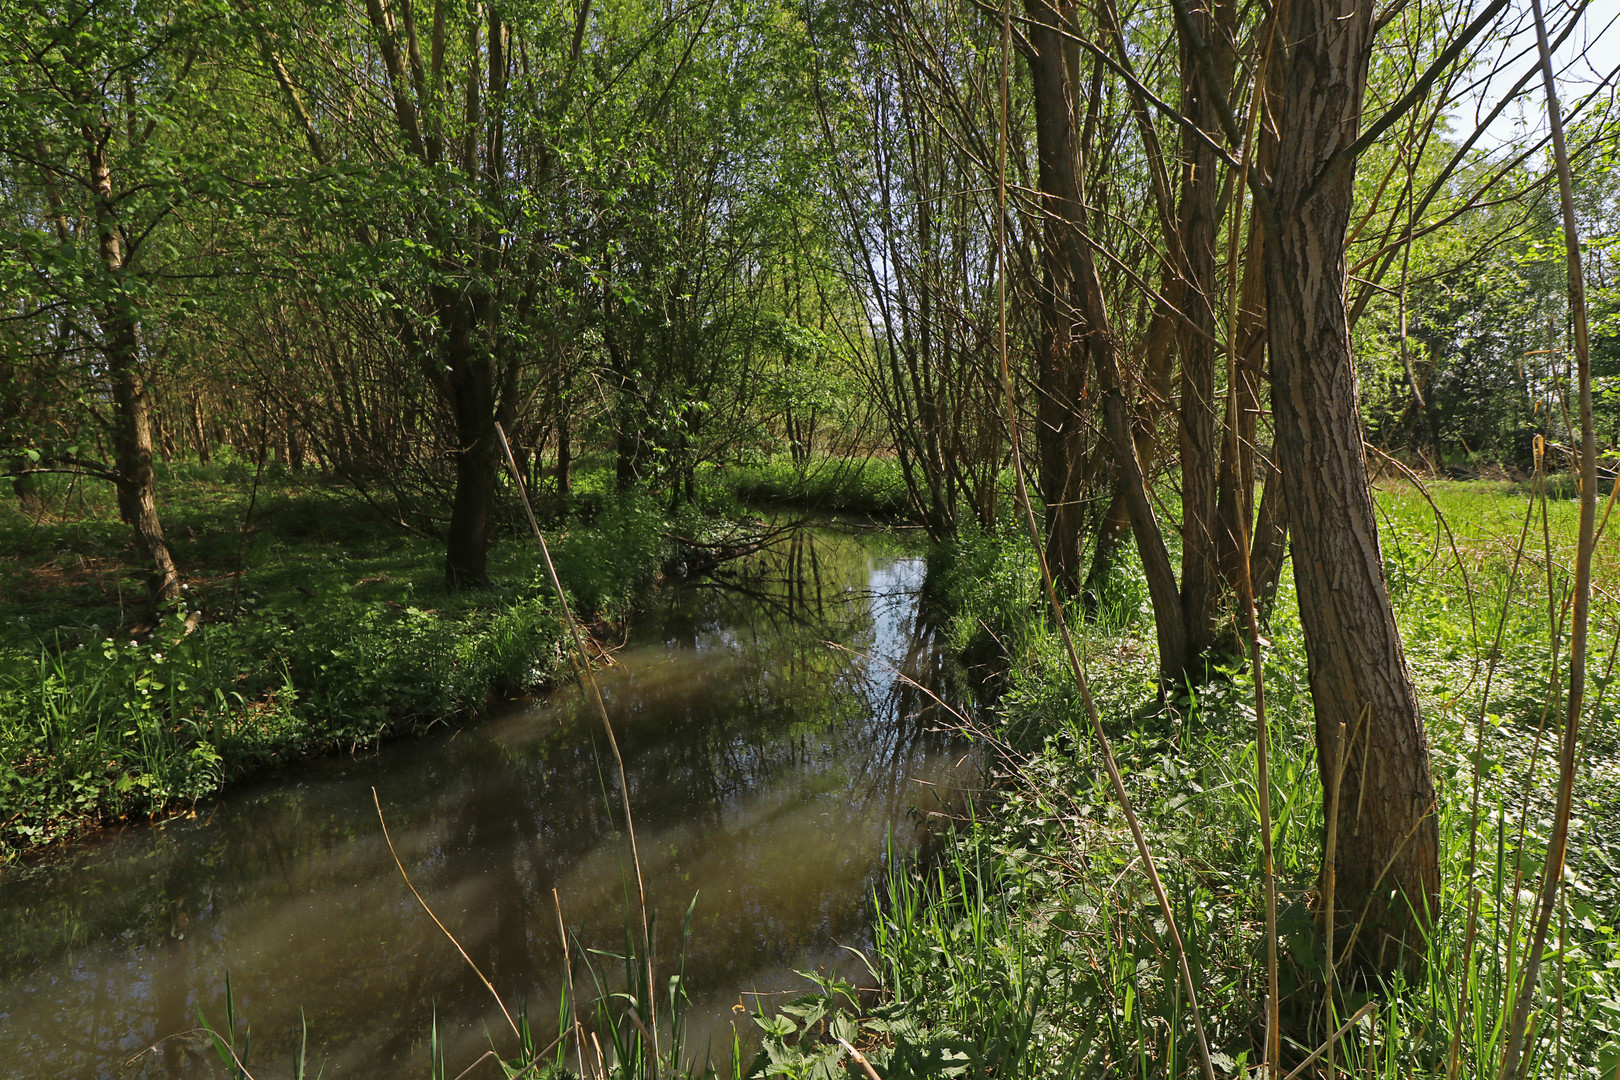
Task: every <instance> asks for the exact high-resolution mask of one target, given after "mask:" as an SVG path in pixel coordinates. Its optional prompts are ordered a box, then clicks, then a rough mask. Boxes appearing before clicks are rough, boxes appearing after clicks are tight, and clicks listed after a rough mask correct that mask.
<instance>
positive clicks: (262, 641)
mask: <svg viewBox="0 0 1620 1080" xmlns="http://www.w3.org/2000/svg"><path fill="white" fill-rule="evenodd" d="M163 479H164V483H163V486H162V492H163V502H162V509H163V512H164V514H165V518H166V525H167V530H168V535H169V536H170V538H171V541H172V543H173V547H174V552H175V558H176V561H177V563H178V564H179V566H180V567H181V571H182V575H183V578H184V580H185V587H184V590H183V593H182V598H181V600H180V601H179V602H178V603H177V604H175V605H173V606H172V607H171V608H169V609H168V610H167V611H165V612H164V613H163V614H162V616H161V617H160V619H159V620H158V621H157V622H156V623H155V624H151V623H147V622H146V621H145V620H144V618H143V617H142V616H141V615H140V614H139V610H140V609H139V607H138V605H137V603H136V601H137V598H138V597H140V596H141V595H142V593H141V582H140V579H139V577H138V575H137V574H135V573H134V572H133V571H131V570H129V569H128V566H129V564H130V562H131V555H130V553H129V550H128V547H129V543H130V541H129V537H128V533H127V530H125V529H124V527H123V526H122V525H121V524H119V522H118V520H117V516H116V511H115V509H114V507H113V506H112V501H111V495H110V493H108V492H99V491H95V490H90V491H85V490H82V489H75V490H73V491H71V492H70V491H69V490H68V488H67V486H66V485H62V486H59V487H56V488H54V489H52V488H47V490H46V492H45V495H46V501H45V504H44V513H43V514H42V515H41V514H25V513H23V512H22V511H21V510H20V509H18V508H17V507H16V506H15V504H11V505H8V506H6V507H5V508H4V509H3V510H0V551H4V552H5V555H4V557H0V862H3V861H4V860H5V859H7V858H10V857H13V856H15V855H16V854H17V853H19V852H21V851H23V850H25V849H28V848H32V847H37V846H39V845H43V844H47V843H50V842H53V841H58V840H61V839H64V838H69V837H72V836H74V835H78V834H80V833H82V832H83V831H84V830H85V829H87V828H91V827H94V826H95V825H97V824H100V823H103V822H106V821H109V820H119V819H133V818H144V817H150V816H154V815H159V814H163V813H166V812H170V811H173V810H175V809H177V808H184V807H186V806H188V805H190V804H192V803H194V802H195V801H196V800H199V799H202V798H204V797H206V796H209V795H211V794H213V793H215V792H216V791H218V790H219V789H220V788H221V787H222V786H224V785H225V784H227V783H230V782H231V781H233V780H237V779H239V778H242V777H245V776H247V775H250V774H253V773H257V772H261V771H263V770H265V769H267V768H271V767H275V766H278V765H281V764H284V763H286V762H289V761H292V760H295V759H298V758H301V757H305V756H309V755H313V754H319V753H323V752H327V751H331V750H345V751H349V750H353V749H356V748H359V747H363V746H368V745H371V744H374V743H376V742H377V741H379V740H381V739H384V738H388V737H391V736H395V735H401V734H406V733H410V732H413V731H418V730H421V729H422V728H424V727H426V726H430V725H432V724H434V723H437V722H441V721H445V720H449V719H454V718H459V717H465V716H468V715H471V714H474V713H476V712H477V711H479V710H480V709H482V708H483V707H484V706H485V705H486V704H487V703H488V702H489V701H490V699H491V698H492V697H493V696H496V695H506V694H510V693H513V692H516V691H519V690H523V689H527V688H531V687H535V686H538V685H542V684H544V683H546V682H547V681H548V680H550V679H551V678H552V677H553V676H554V675H555V673H556V672H557V671H558V669H559V665H561V664H562V662H563V651H562V625H561V623H560V621H559V618H558V613H557V610H556V605H555V602H554V601H553V599H552V597H551V590H550V588H549V585H548V584H547V581H546V578H545V576H544V573H543V570H542V568H541V566H540V564H539V561H538V558H537V554H536V552H535V550H534V547H533V542H532V540H531V539H530V538H529V537H528V536H527V535H526V534H525V533H518V532H515V531H513V532H511V533H509V534H504V535H503V536H501V537H500V538H499V539H498V542H497V543H496V544H495V545H494V547H493V548H492V551H491V558H490V575H491V579H492V586H491V587H490V588H489V589H484V590H471V591H465V592H460V593H448V592H446V590H445V589H444V587H443V584H442V573H443V571H442V565H443V564H442V551H441V548H440V545H439V544H438V542H436V541H435V540H433V539H431V538H428V537H423V536H420V535H416V534H413V533H410V532H407V531H404V530H402V529H401V528H400V527H399V526H398V525H397V523H393V522H390V521H389V520H388V519H387V517H386V515H384V514H382V513H381V512H380V511H378V510H376V509H373V508H372V507H370V506H369V505H368V504H366V503H365V502H363V501H360V500H358V499H356V498H354V497H353V496H352V495H348V494H345V493H344V492H342V491H340V490H336V489H332V488H329V487H326V486H323V485H321V484H318V483H307V482H304V481H302V480H301V479H300V478H298V477H296V476H292V475H286V474H274V475H271V476H269V477H266V478H263V481H262V482H261V484H260V486H259V490H258V492H257V495H256V496H255V495H254V493H253V491H252V487H251V480H252V476H251V473H244V471H243V470H241V469H240V468H239V467H231V466H224V467H221V466H217V465H216V466H213V467H199V466H191V467H189V468H186V467H180V468H175V469H173V470H171V471H170V474H169V475H167V476H165V477H164V478H163ZM597 487H598V488H599V487H601V485H597ZM250 504H251V506H252V514H251V517H250V516H249V513H248V509H249V505H250ZM686 513H687V515H688V516H694V515H696V516H699V517H700V515H698V512H697V511H691V510H688V511H687V512H686ZM244 526H245V527H244ZM703 526H704V523H703V522H702V521H701V520H693V521H688V522H685V523H684V524H683V525H682V529H683V530H684V531H685V532H686V533H687V534H690V533H691V532H693V531H701V529H702V528H703ZM672 527H673V526H672V522H671V516H670V514H669V512H668V511H667V510H666V509H665V508H664V507H662V506H661V505H659V504H657V503H655V502H654V501H652V500H650V499H646V498H643V497H639V496H633V495H632V496H616V495H612V494H609V493H606V492H603V491H601V490H594V491H593V490H589V488H588V489H587V490H586V491H585V492H584V493H583V494H582V495H581V496H580V497H579V498H578V499H577V500H576V504H575V508H574V513H573V516H572V517H571V519H570V520H568V521H566V522H561V523H558V525H557V526H556V528H555V529H554V530H553V531H552V532H551V537H552V543H553V552H554V556H555V561H556V564H557V568H558V571H559V574H560V576H561V577H562V579H563V581H564V584H565V587H566V589H567V590H568V591H569V593H570V594H571V597H572V600H573V603H574V605H575V607H576V609H577V611H578V613H580V614H581V615H582V616H583V617H585V618H588V619H597V620H609V621H612V620H618V619H621V618H623V617H624V616H625V614H626V613H627V612H628V610H629V608H630V607H631V606H632V605H633V604H634V603H635V602H636V601H637V600H638V599H639V598H640V597H641V596H643V595H645V593H646V592H647V591H648V590H649V589H650V588H652V586H653V584H654V582H655V579H656V577H657V575H658V574H659V572H660V569H661V567H662V565H663V564H664V563H665V562H666V561H667V560H668V559H669V558H670V557H671V550H670V540H669V539H668V535H669V533H670V532H671V530H672Z"/></svg>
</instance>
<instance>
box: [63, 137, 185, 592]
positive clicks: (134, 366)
mask: <svg viewBox="0 0 1620 1080" xmlns="http://www.w3.org/2000/svg"><path fill="white" fill-rule="evenodd" d="M105 134H106V132H105V130H103V131H102V132H101V133H99V134H98V133H97V132H95V131H94V130H91V129H87V130H86V131H85V133H84V137H85V143H86V146H87V148H88V163H89V166H90V177H91V182H92V184H93V185H94V188H95V192H96V229H97V233H98V242H99V250H100V256H101V265H102V269H103V270H104V271H105V272H106V275H107V279H106V287H107V289H108V291H109V296H108V298H107V301H106V303H105V305H104V306H103V309H102V315H101V333H102V338H103V342H102V348H103V352H104V354H105V355H106V358H107V381H108V385H109V389H110V390H111V392H112V402H113V417H112V442H113V464H114V468H115V470H116V472H117V474H118V482H117V484H116V487H117V489H118V514H119V516H120V517H121V518H123V520H124V524H126V525H128V526H129V527H130V529H131V530H133V531H134V533H135V540H136V543H138V544H139V545H140V546H141V548H142V550H144V551H145V552H146V555H147V558H148V559H150V560H151V565H152V572H151V574H150V575H149V576H148V578H147V582H146V598H147V608H148V614H156V612H157V609H158V606H159V605H160V604H162V603H163V602H164V601H166V600H169V599H171V598H172V597H173V596H174V594H175V592H176V591H178V589H179V587H180V575H179V573H178V572H177V571H176V570H175V566H174V559H173V557H172V556H171V555H170V554H169V544H168V541H167V540H166V539H165V538H164V536H163V522H162V521H161V520H160V519H159V517H158V512H157V493H156V490H155V485H154V478H153V473H152V399H151V397H150V396H149V395H148V393H147V389H146V379H145V377H144V376H143V374H142V372H141V357H140V328H139V323H138V322H137V319H136V315H135V311H134V302H133V300H132V299H131V297H130V294H129V291H128V290H127V288H126V287H125V284H124V280H123V279H124V275H125V273H126V272H127V267H125V266H124V248H123V234H122V232H121V231H120V229H119V227H118V220H117V211H116V209H115V206H116V203H115V201H114V199H113V192H112V176H111V173H110V172H109V171H108V168H107V156H106V150H105V144H104V142H103V141H102V139H103V138H104V137H105Z"/></svg>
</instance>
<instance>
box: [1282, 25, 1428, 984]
mask: <svg viewBox="0 0 1620 1080" xmlns="http://www.w3.org/2000/svg"><path fill="white" fill-rule="evenodd" d="M1372 15H1373V4H1372V0H1296V3H1295V4H1294V5H1293V8H1292V23H1291V25H1290V26H1288V27H1287V28H1286V29H1287V34H1286V38H1285V41H1286V42H1287V43H1288V46H1289V48H1288V55H1287V63H1288V65H1289V68H1288V71H1287V73H1286V75H1287V77H1286V79H1285V80H1284V83H1283V85H1284V86H1285V88H1286V89H1285V91H1284V95H1283V97H1282V100H1280V101H1278V102H1277V103H1276V115H1277V117H1278V123H1279V125H1280V129H1279V131H1278V140H1279V143H1278V148H1277V169H1276V174H1275V176H1274V179H1273V184H1272V193H1273V194H1272V200H1273V205H1274V208H1275V219H1274V222H1273V224H1274V227H1275V229H1276V234H1275V235H1276V241H1277V243H1276V245H1275V250H1274V251H1271V252H1270V258H1268V260H1267V262H1266V297H1267V318H1268V323H1269V332H1270V340H1271V357H1272V359H1271V362H1272V411H1273V415H1274V417H1275V422H1276V432H1277V458H1278V464H1279V466H1280V468H1281V471H1282V486H1283V492H1284V494H1285V496H1286V498H1287V506H1288V520H1289V526H1290V533H1291V536H1292V545H1293V555H1294V583H1295V585H1296V587H1297V588H1298V591H1299V610H1300V623H1301V626H1302V628H1303V630H1304V634H1305V649H1306V655H1307V658H1308V661H1309V669H1310V684H1311V697H1312V700H1313V701H1314V703H1315V706H1316V744H1317V761H1318V767H1319V770H1320V774H1321V778H1322V781H1323V788H1324V803H1325V805H1326V807H1327V820H1329V821H1333V820H1334V819H1335V817H1336V818H1337V821H1338V829H1337V836H1336V838H1334V839H1333V843H1334V845H1335V848H1336V854H1335V857H1334V860H1333V863H1332V864H1331V865H1327V864H1326V859H1324V866H1323V886H1324V893H1326V892H1327V891H1328V890H1329V889H1331V894H1332V896H1333V922H1334V926H1335V927H1336V928H1338V929H1341V930H1343V931H1345V933H1344V934H1343V935H1342V936H1339V937H1338V944H1339V947H1340V949H1341V951H1342V950H1343V948H1344V947H1345V944H1346V942H1347V941H1348V939H1349V935H1350V933H1351V932H1352V931H1351V929H1350V928H1351V927H1356V926H1359V931H1354V932H1355V933H1356V934H1357V936H1356V938H1355V940H1354V944H1353V956H1354V963H1355V966H1356V967H1357V968H1359V969H1360V970H1362V971H1368V972H1379V973H1387V972H1390V971H1393V970H1394V969H1396V968H1397V967H1399V968H1404V969H1405V970H1407V971H1408V972H1414V971H1416V970H1418V969H1419V968H1420V966H1421V962H1422V958H1423V948H1424V941H1423V938H1424V935H1425V933H1426V931H1427V929H1428V927H1429V926H1430V924H1431V921H1432V919H1433V918H1434V915H1435V913H1436V910H1437V903H1438V900H1439V868H1438V864H1437V852H1438V832H1437V827H1436V815H1435V794H1434V781H1433V778H1432V775H1431V773H1430V771H1429V752H1428V746H1427V744H1426V742H1425V739H1424V733H1423V720H1422V717H1421V715H1420V713H1419V710H1418V701H1417V694H1416V691H1415V690H1414V688H1413V685H1412V677H1411V672H1410V671H1409V670H1408V668H1407V665H1406V655H1405V652H1404V650H1403V649H1402V646H1401V638H1400V634H1399V632H1398V631H1397V629H1396V626H1395V615H1394V611H1393V610H1392V608H1391V606H1390V600H1389V592H1388V589H1387V587H1386V584H1385V581H1384V565H1383V560H1382V558H1381V557H1380V554H1379V549H1378V526H1377V522H1376V520H1375V518H1374V514H1373V504H1372V497H1371V494H1370V493H1369V490H1368V486H1367V474H1366V462H1365V459H1364V457H1363V454H1362V431H1361V415H1360V409H1359V401H1358V390H1357V385H1356V375H1355V367H1354V364H1353V362H1352V358H1351V354H1350V336H1349V327H1348V321H1347V317H1346V311H1345V300H1344V289H1345V243H1346V241H1345V231H1346V227H1347V225H1348V222H1349V214H1350V206H1351V199H1352V194H1353V182H1354V176H1355V167H1354V162H1353V161H1348V160H1337V161H1335V160H1333V155H1334V154H1335V152H1336V151H1342V150H1344V149H1345V148H1346V147H1348V146H1349V145H1350V144H1351V142H1353V141H1354V139H1355V137H1356V133H1357V131H1358V129H1359V117H1360V111H1361V103H1362V98H1363V95H1364V93H1365V90H1366V83H1367V68H1368V62H1369V59H1370V57H1371V54H1372V36H1373V35H1372ZM1330 162H1331V164H1330ZM1267 246H1268V248H1270V247H1271V246H1272V245H1271V244H1268V245H1267ZM1341 756H1342V758H1343V764H1342V767H1341V765H1340V759H1341ZM1341 768H1342V778H1340V776H1339V774H1340V770H1341ZM1335 803H1337V804H1339V809H1338V810H1337V812H1335V809H1334V804H1335Z"/></svg>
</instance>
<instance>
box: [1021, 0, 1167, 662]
mask: <svg viewBox="0 0 1620 1080" xmlns="http://www.w3.org/2000/svg"><path fill="white" fill-rule="evenodd" d="M1025 8H1026V11H1027V12H1028V14H1029V18H1030V26H1029V29H1028V31H1027V33H1028V37H1029V42H1030V49H1029V52H1028V58H1029V65H1030V75H1031V77H1032V81H1033V83H1034V89H1035V97H1036V100H1037V102H1044V104H1039V105H1038V106H1037V130H1036V136H1037V144H1038V147H1039V154H1040V158H1041V163H1042V169H1043V172H1044V170H1045V168H1046V164H1047V162H1050V163H1051V169H1052V172H1051V174H1050V176H1049V177H1047V178H1045V179H1043V181H1042V186H1043V189H1047V190H1046V191H1045V192H1044V193H1045V195H1046V196H1047V199H1046V202H1047V204H1048V207H1049V210H1048V214H1047V218H1048V220H1051V219H1053V218H1056V219H1057V221H1058V223H1059V225H1060V227H1059V228H1058V229H1056V230H1053V231H1052V232H1051V233H1050V234H1049V235H1048V239H1047V242H1048V243H1050V244H1054V245H1056V246H1055V248H1054V249H1053V250H1050V251H1048V253H1047V258H1048V259H1051V260H1062V262H1063V263H1064V267H1065V268H1064V272H1065V274H1066V275H1067V277H1068V279H1069V280H1070V282H1072V290H1073V292H1072V295H1073V297H1074V307H1075V309H1076V310H1075V322H1076V324H1077V326H1078V330H1079V334H1078V336H1079V338H1080V340H1081V341H1082V342H1083V343H1084V344H1083V348H1084V349H1085V355H1086V357H1087V359H1088V361H1089V363H1090V366H1091V367H1092V368H1093V369H1094V370H1095V371H1096V375H1097V389H1098V391H1099V396H1100V399H1101V405H1102V411H1103V419H1104V427H1105V431H1106V433H1107V437H1108V440H1109V442H1110V443H1112V445H1113V448H1114V460H1115V462H1116V465H1117V467H1118V470H1119V472H1118V476H1119V481H1120V484H1121V485H1122V490H1123V491H1124V494H1125V500H1126V506H1127V507H1128V508H1129V510H1130V515H1131V530H1132V532H1133V533H1134V534H1135V537H1136V547H1137V551H1138V553H1139V554H1140V555H1141V558H1142V570H1143V573H1144V575H1145V576H1146V578H1147V585H1148V593H1149V595H1150V596H1151V597H1152V600H1153V620H1154V627H1155V631H1156V634H1157V637H1158V644H1159V671H1160V681H1161V684H1162V685H1164V686H1171V685H1174V684H1177V683H1179V682H1180V681H1181V680H1182V678H1183V677H1184V675H1185V673H1186V670H1187V663H1188V652H1187V628H1186V625H1185V623H1184V621H1183V617H1182V607H1181V597H1180V594H1179V591H1178V589H1177V586H1176V577H1175V571H1174V569H1172V567H1171V565H1170V555H1169V551H1168V549H1167V548H1166V546H1165V543H1164V533H1163V531H1162V530H1161V529H1160V527H1159V522H1158V518H1157V516H1156V515H1155V514H1154V512H1153V501H1152V498H1151V496H1150V494H1149V492H1148V487H1147V477H1146V474H1145V473H1144V471H1143V468H1142V461H1141V458H1140V457H1139V456H1138V453H1137V447H1136V437H1135V432H1134V429H1133V421H1134V419H1135V417H1134V414H1133V409H1132V407H1131V402H1130V398H1129V397H1128V395H1127V392H1126V385H1125V381H1124V376H1123V373H1122V372H1121V370H1120V363H1119V345H1118V342H1116V341H1115V340H1114V334H1113V329H1112V327H1111V326H1110V322H1109V317H1108V308H1107V304H1106V303H1105V301H1104V298H1103V291H1102V281H1101V279H1100V278H1099V277H1098V275H1097V268H1096V265H1095V264H1094V262H1093V261H1092V258H1091V252H1090V249H1089V248H1088V247H1087V246H1086V245H1085V243H1083V242H1082V239H1081V230H1082V229H1083V228H1084V227H1085V224H1086V222H1085V216H1084V208H1085V201H1084V199H1083V198H1082V188H1081V176H1082V175H1083V168H1082V163H1081V160H1080V149H1081V148H1080V145H1079V141H1078V136H1077V132H1076V130H1075V116H1074V92H1073V83H1072V80H1071V79H1070V76H1069V71H1068V66H1067V64H1066V62H1065V59H1064V56H1063V36H1062V34H1061V33H1060V31H1059V28H1060V27H1062V26H1064V25H1065V21H1064V18H1063V16H1062V14H1060V11H1059V9H1058V8H1057V7H1056V6H1055V5H1054V4H1053V3H1052V2H1051V0H1025ZM1043 129H1044V135H1043ZM1081 471H1082V470H1081V469H1080V468H1079V463H1078V462H1077V463H1076V467H1075V472H1076V474H1079V473H1080V472H1081Z"/></svg>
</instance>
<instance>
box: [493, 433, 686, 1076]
mask: <svg viewBox="0 0 1620 1080" xmlns="http://www.w3.org/2000/svg"><path fill="white" fill-rule="evenodd" d="M495 434H496V435H498V436H499V437H500V440H501V449H502V450H503V451H504V452H505V454H506V464H507V467H508V468H509V469H511V470H512V482H513V483H514V484H515V485H517V490H518V496H519V498H520V500H521V501H522V503H523V513H524V514H525V515H526V516H527V517H528V519H529V528H531V529H533V530H534V539H535V542H536V543H538V544H539V545H540V556H541V558H542V559H544V560H545V564H546V577H547V578H548V579H549V580H550V582H551V588H552V591H553V592H554V593H555V594H556V596H557V606H558V608H559V609H560V610H561V611H562V616H563V622H565V623H567V624H568V636H569V637H570V638H571V639H572V640H573V643H574V651H575V653H576V654H577V655H578V657H579V675H580V681H581V682H582V683H583V684H584V685H585V687H586V689H587V693H588V696H589V697H590V699H591V702H592V703H593V704H594V705H595V706H596V711H597V714H598V715H599V716H601V718H602V727H603V728H604V729H605V730H606V731H607V738H608V746H609V747H611V748H612V750H613V763H614V765H615V767H616V768H617V769H618V772H619V797H620V800H621V801H622V803H623V805H624V828H625V832H626V834H627V835H628V836H629V838H630V861H631V862H632V863H633V864H634V867H635V871H636V891H637V894H638V897H637V898H638V900H639V902H640V907H641V947H642V953H643V956H644V958H645V960H646V965H647V1000H646V1002H645V1005H646V1007H647V1025H646V1030H648V1032H649V1036H648V1037H649V1038H650V1039H651V1041H652V1047H653V1060H654V1061H657V1060H658V994H657V992H656V991H655V989H654V983H653V943H652V925H651V923H650V922H649V920H648V917H647V885H646V882H645V880H644V879H643V877H642V873H641V851H640V849H639V848H638V847H637V845H636V823H635V819H634V818H633V817H632V816H631V813H630V777H629V774H628V773H627V772H626V771H625V768H624V755H623V754H621V753H620V752H619V739H618V736H617V735H615V734H614V733H613V721H612V719H611V718H609V716H608V710H607V702H605V701H603V700H602V688H601V687H600V686H598V685H597V684H596V672H595V670H594V669H593V668H592V667H591V654H590V651H589V650H587V649H586V648H585V638H584V635H582V634H581V633H580V631H579V621H578V620H577V619H575V618H574V612H573V609H571V608H570V607H569V606H568V596H567V594H566V593H564V591H563V586H562V579H561V578H559V577H558V576H557V567H556V566H555V565H553V564H552V561H551V548H550V546H549V545H547V544H546V538H545V536H544V535H543V534H542V533H541V532H540V523H539V522H538V521H536V520H535V517H534V507H533V506H531V505H530V503H529V492H528V489H527V488H526V487H525V486H524V484H523V473H522V471H521V470H520V469H519V468H518V466H517V459H516V458H515V457H513V456H512V444H511V443H509V442H507V440H506V430H505V429H504V428H502V427H501V425H500V424H496V425H495ZM633 1015H634V1011H632V1016H633Z"/></svg>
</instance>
